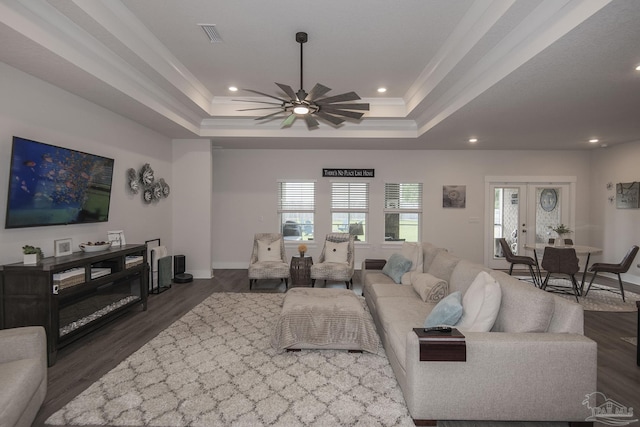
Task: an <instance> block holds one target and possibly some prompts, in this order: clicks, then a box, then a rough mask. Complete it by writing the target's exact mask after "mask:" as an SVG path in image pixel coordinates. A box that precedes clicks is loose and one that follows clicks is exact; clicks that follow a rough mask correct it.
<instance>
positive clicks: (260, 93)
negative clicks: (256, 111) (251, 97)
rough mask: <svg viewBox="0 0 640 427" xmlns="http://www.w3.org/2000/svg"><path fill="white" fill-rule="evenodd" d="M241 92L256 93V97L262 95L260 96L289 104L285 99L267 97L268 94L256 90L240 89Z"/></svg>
mask: <svg viewBox="0 0 640 427" xmlns="http://www.w3.org/2000/svg"><path fill="white" fill-rule="evenodd" d="M242 90H246V91H249V92H253V93H257V94H258V95H262V96H268V97H269V98H273V99H277V100H278V101H280V102H284V103H287V102H289V101H287V100H286V99H282V98H278V97H277V96H273V95H269V94H268V93H264V92H258V91H257V90H253V89H242Z"/></svg>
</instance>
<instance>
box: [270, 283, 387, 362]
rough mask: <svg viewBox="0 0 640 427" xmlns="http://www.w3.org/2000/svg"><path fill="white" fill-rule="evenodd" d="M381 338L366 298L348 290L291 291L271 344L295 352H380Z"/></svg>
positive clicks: (283, 306) (304, 289)
mask: <svg viewBox="0 0 640 427" xmlns="http://www.w3.org/2000/svg"><path fill="white" fill-rule="evenodd" d="M378 342H379V338H378V334H377V333H376V330H375V326H374V324H373V320H372V318H371V315H370V314H369V313H368V312H367V311H365V309H364V304H363V298H362V297H358V296H356V295H355V294H354V293H353V291H349V290H346V289H326V288H324V289H323V288H294V289H290V290H289V291H288V292H287V294H286V296H285V298H284V303H283V305H282V313H281V314H280V318H279V319H278V321H277V323H276V326H275V330H274V334H273V337H272V340H271V345H272V346H273V348H275V349H276V350H279V351H283V350H287V349H288V350H292V349H338V350H364V351H368V352H371V353H375V352H376V351H377V350H378Z"/></svg>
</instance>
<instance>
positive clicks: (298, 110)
mask: <svg viewBox="0 0 640 427" xmlns="http://www.w3.org/2000/svg"><path fill="white" fill-rule="evenodd" d="M293 113H294V114H297V115H299V116H304V115H305V114H309V107H306V106H304V105H298V106H297V107H294V109H293Z"/></svg>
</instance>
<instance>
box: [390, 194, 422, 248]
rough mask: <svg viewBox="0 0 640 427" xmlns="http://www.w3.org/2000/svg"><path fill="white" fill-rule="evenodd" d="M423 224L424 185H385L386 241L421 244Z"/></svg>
mask: <svg viewBox="0 0 640 427" xmlns="http://www.w3.org/2000/svg"><path fill="white" fill-rule="evenodd" d="M421 223H422V183H385V185H384V238H385V241H392V242H393V241H407V242H419V241H420V236H421V231H420V230H421Z"/></svg>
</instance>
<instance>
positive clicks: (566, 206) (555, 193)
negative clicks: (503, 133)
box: [485, 177, 575, 269]
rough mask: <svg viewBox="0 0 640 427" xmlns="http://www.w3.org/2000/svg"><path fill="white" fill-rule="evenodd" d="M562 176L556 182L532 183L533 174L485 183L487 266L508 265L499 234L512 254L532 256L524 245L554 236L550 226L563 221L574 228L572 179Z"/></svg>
mask: <svg viewBox="0 0 640 427" xmlns="http://www.w3.org/2000/svg"><path fill="white" fill-rule="evenodd" d="M498 178H499V177H498ZM562 178H564V179H561V180H558V181H555V182H550V181H548V180H547V181H546V182H531V179H532V177H526V181H527V182H524V181H523V182H517V180H514V179H513V178H512V179H511V180H510V181H506V180H504V181H502V182H500V181H499V180H494V181H492V182H487V215H486V218H487V224H486V226H485V229H486V230H487V233H485V234H486V236H487V238H486V249H485V264H486V265H487V266H489V267H491V268H495V269H504V268H508V267H509V263H508V262H506V260H505V258H504V254H503V253H502V249H501V247H500V244H499V242H498V239H500V238H501V237H504V238H505V239H506V240H507V243H508V244H509V247H510V248H511V251H512V252H513V253H514V254H516V255H529V256H532V254H533V252H532V251H531V250H527V249H525V245H534V244H535V243H543V242H547V241H548V239H549V238H555V237H556V236H555V233H554V232H553V231H551V227H555V226H557V225H559V224H565V225H567V226H568V227H569V228H573V219H574V215H573V214H572V211H573V205H574V197H573V186H574V183H575V180H573V181H572V182H568V181H571V180H570V179H567V178H566V177H562ZM547 179H548V178H547ZM523 180H525V178H523Z"/></svg>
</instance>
